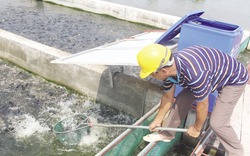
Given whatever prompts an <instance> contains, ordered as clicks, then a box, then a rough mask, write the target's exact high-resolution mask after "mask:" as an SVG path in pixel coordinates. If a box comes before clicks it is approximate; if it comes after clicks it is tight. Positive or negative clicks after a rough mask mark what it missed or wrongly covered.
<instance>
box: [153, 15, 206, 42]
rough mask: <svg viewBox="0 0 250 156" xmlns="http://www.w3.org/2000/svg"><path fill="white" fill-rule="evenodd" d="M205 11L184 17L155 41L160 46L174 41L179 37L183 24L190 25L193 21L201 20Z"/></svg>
mask: <svg viewBox="0 0 250 156" xmlns="http://www.w3.org/2000/svg"><path fill="white" fill-rule="evenodd" d="M203 13H204V11H194V12H190V13H189V14H187V15H185V16H184V17H182V18H181V19H180V20H179V21H178V22H176V23H175V24H174V25H173V26H171V27H170V28H169V29H168V30H167V31H166V32H165V33H164V34H162V36H161V37H160V38H159V39H157V40H156V41H155V43H158V44H162V45H164V44H166V42H168V41H170V40H171V39H173V38H174V37H175V36H176V35H178V34H179V33H180V31H181V27H182V24H183V23H188V22H189V21H191V20H194V19H196V18H199V17H200V16H201V15H202V14H203Z"/></svg>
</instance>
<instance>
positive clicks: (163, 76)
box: [150, 68, 167, 80]
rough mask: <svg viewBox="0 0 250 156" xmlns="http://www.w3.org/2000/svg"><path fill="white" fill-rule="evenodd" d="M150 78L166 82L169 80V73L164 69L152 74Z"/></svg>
mask: <svg viewBox="0 0 250 156" xmlns="http://www.w3.org/2000/svg"><path fill="white" fill-rule="evenodd" d="M150 76H152V77H153V78H155V79H157V80H165V79H166V78H167V71H166V69H165V68H162V69H160V70H159V71H157V72H154V73H152V74H150Z"/></svg>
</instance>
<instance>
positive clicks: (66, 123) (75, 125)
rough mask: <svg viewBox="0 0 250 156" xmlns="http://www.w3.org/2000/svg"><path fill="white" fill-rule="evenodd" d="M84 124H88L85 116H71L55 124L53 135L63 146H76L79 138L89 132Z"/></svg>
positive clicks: (88, 128) (87, 126)
mask: <svg viewBox="0 0 250 156" xmlns="http://www.w3.org/2000/svg"><path fill="white" fill-rule="evenodd" d="M84 123H89V118H88V117H87V116H86V115H85V114H76V115H72V116H69V117H67V118H65V119H63V120H61V121H59V122H57V123H56V125H55V126H54V128H53V133H54V134H55V135H56V137H57V139H58V140H59V141H60V142H61V143H63V144H66V145H77V144H78V143H80V141H81V138H82V137H83V136H85V135H88V134H89V132H90V127H89V125H88V124H84Z"/></svg>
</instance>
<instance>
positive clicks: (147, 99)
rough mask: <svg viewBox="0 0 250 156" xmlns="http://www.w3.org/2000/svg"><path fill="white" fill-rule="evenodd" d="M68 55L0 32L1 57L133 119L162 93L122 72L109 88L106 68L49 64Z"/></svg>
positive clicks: (146, 109)
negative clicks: (122, 112)
mask: <svg viewBox="0 0 250 156" xmlns="http://www.w3.org/2000/svg"><path fill="white" fill-rule="evenodd" d="M68 55H70V54H68V53H66V52H63V51H61V50H58V49H55V48H52V47H49V46H46V45H43V44H40V43H37V42H34V41H32V40H28V39H26V38H23V37H21V36H18V35H15V34H12V33H10V32H6V31H4V30H0V58H2V59H6V60H8V61H10V62H12V63H14V64H16V65H17V66H20V67H22V68H24V69H25V70H28V71H31V72H33V73H36V74H38V75H40V76H42V77H44V78H45V79H48V80H50V81H54V82H56V83H59V84H62V85H64V86H67V87H70V88H71V89H73V90H76V91H78V92H80V93H82V94H85V95H88V96H90V97H91V98H93V99H94V100H97V101H98V102H101V103H103V104H106V105H108V106H111V107H113V108H116V109H119V110H122V111H124V112H126V113H128V114H131V115H132V116H134V117H140V116H141V115H142V114H144V112H147V111H148V110H150V109H151V108H152V107H153V106H154V105H155V104H157V103H158V102H159V98H160V95H161V90H160V89H159V88H158V87H156V86H153V85H152V84H150V83H149V82H146V81H143V80H141V79H138V78H135V77H132V76H129V75H125V74H123V73H116V74H114V87H111V85H110V77H109V70H108V67H106V66H95V65H85V66H83V65H77V64H75V65H63V64H51V63H50V61H52V60H54V59H58V58H61V57H65V56H68ZM152 97H153V98H152Z"/></svg>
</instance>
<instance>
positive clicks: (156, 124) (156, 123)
mask: <svg viewBox="0 0 250 156" xmlns="http://www.w3.org/2000/svg"><path fill="white" fill-rule="evenodd" d="M161 123H162V121H155V120H154V121H153V122H151V123H150V125H149V131H150V132H153V131H157V130H155V128H156V127H161Z"/></svg>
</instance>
